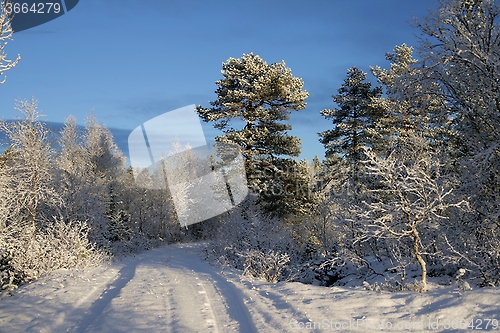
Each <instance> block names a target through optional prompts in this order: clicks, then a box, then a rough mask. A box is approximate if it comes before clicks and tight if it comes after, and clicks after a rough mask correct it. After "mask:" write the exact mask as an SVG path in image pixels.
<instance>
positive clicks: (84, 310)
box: [0, 244, 500, 332]
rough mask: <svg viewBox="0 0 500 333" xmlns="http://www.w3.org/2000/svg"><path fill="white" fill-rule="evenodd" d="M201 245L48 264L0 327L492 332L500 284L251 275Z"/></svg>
mask: <svg viewBox="0 0 500 333" xmlns="http://www.w3.org/2000/svg"><path fill="white" fill-rule="evenodd" d="M201 246H202V245H201V244H187V245H186V244H185V245H171V246H165V247H161V248H157V249H154V250H150V251H146V252H144V253H142V254H140V255H137V256H135V257H127V258H125V259H124V260H122V261H121V262H120V263H116V264H112V265H107V266H102V267H99V268H96V269H93V270H91V271H88V272H79V273H77V274H75V273H72V272H69V271H64V270H61V271H58V272H55V273H53V274H51V275H49V276H46V277H44V278H41V279H39V280H37V281H35V282H34V283H32V284H29V285H26V286H24V287H22V288H20V289H19V291H18V292H17V295H16V296H14V297H8V298H4V299H2V300H0V332H68V331H69V332H297V331H304V332H305V331H307V332H321V331H353V332H377V331H392V332H409V331H411V332H420V331H427V332H469V331H475V330H473V329H472V328H471V327H467V326H464V324H460V323H459V321H461V320H463V321H464V322H467V323H469V322H470V321H471V320H472V319H473V318H477V319H481V320H483V321H482V322H480V321H476V324H477V329H479V328H480V327H482V328H483V330H484V329H485V328H486V322H485V320H488V319H489V320H490V325H489V327H488V329H487V330H492V331H499V330H500V327H498V322H492V320H497V321H498V320H500V310H499V305H498V304H500V296H499V292H498V289H486V288H485V289H480V290H473V291H470V292H466V293H463V294H462V293H459V292H458V291H456V290H455V289H453V288H452V287H443V288H441V289H437V290H435V291H430V292H428V293H426V294H417V293H410V292H405V293H389V292H372V291H366V290H361V289H350V288H339V287H334V288H324V287H316V286H311V285H303V284H300V283H278V284H269V283H266V282H263V281H253V282H252V281H251V280H248V279H241V278H240V276H239V275H238V274H236V273H234V272H221V271H220V269H217V268H215V267H212V266H210V265H209V264H207V263H206V262H203V261H202V260H201V259H200V257H199V254H198V253H199V251H200V249H201ZM494 323H496V324H497V325H496V327H497V329H493V328H494ZM448 324H449V325H448ZM389 325H390V326H391V327H390V329H389ZM452 325H455V326H452ZM460 325H461V326H460ZM382 328H384V330H382Z"/></svg>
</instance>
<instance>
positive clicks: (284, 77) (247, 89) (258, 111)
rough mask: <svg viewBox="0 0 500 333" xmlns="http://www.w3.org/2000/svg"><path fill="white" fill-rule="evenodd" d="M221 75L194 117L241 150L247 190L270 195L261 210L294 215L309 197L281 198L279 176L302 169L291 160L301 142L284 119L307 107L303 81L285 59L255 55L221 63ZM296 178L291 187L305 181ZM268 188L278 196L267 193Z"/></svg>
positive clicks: (223, 139)
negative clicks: (206, 104) (211, 98)
mask: <svg viewBox="0 0 500 333" xmlns="http://www.w3.org/2000/svg"><path fill="white" fill-rule="evenodd" d="M222 75H223V78H222V79H221V80H218V81H216V85H217V86H218V88H217V90H216V94H217V100H216V101H213V102H210V104H211V105H212V107H211V108H203V107H201V106H198V107H197V109H196V110H197V112H198V114H199V115H200V117H201V118H202V119H203V121H205V122H213V123H214V127H215V128H217V129H220V130H221V131H223V132H224V135H220V136H218V137H217V138H216V140H217V141H219V142H226V143H232V144H236V145H238V146H239V147H240V148H241V151H242V154H243V156H244V158H245V168H246V174H247V179H248V183H249V184H248V185H249V188H250V190H251V191H253V192H255V193H262V192H263V191H268V192H267V194H268V196H267V199H265V200H264V197H263V196H261V197H260V199H261V202H262V204H263V205H264V207H266V205H267V204H269V205H267V208H268V210H270V209H271V210H273V211H274V212H275V213H277V214H278V215H288V214H293V213H295V212H298V211H299V210H300V209H302V207H303V205H304V204H305V203H306V202H308V201H310V200H311V198H310V197H308V196H304V195H301V194H300V192H304V191H300V190H299V191H295V192H290V193H289V195H285V188H283V187H282V186H283V185H284V183H283V181H282V179H280V177H283V176H285V177H286V175H290V174H293V175H295V176H297V175H299V170H301V167H300V165H299V163H298V162H296V161H295V160H294V159H291V158H290V157H291V156H298V155H299V153H300V139H299V138H297V137H295V136H291V135H289V134H288V132H287V131H288V130H290V129H291V128H292V127H291V125H290V124H288V123H286V121H288V120H289V119H290V117H289V115H290V113H291V112H292V111H298V110H302V109H304V108H305V106H306V103H305V99H306V98H307V97H308V96H309V94H308V93H307V92H306V91H305V90H303V85H304V83H303V81H302V79H300V78H297V77H294V76H293V75H292V71H291V69H290V68H287V67H286V65H285V62H284V61H281V62H279V63H273V64H267V63H266V62H265V61H264V60H263V59H262V58H261V57H259V56H258V55H254V54H253V53H250V54H244V55H243V56H242V57H241V58H239V59H235V58H229V59H228V60H227V61H226V62H225V63H223V64H222ZM299 178H300V179H301V181H300V182H299V183H297V184H294V188H296V187H297V186H300V184H302V183H307V181H305V182H303V180H305V179H307V177H306V175H305V174H303V175H299ZM288 181H292V182H293V180H290V179H289V180H286V181H285V182H288ZM278 187H279V188H278ZM270 188H274V193H277V192H280V193H279V195H274V194H273V193H271V192H269V189H270ZM305 191H306V192H307V189H306V190H305ZM282 200H283V201H282ZM285 203H287V204H285ZM290 203H291V204H290Z"/></svg>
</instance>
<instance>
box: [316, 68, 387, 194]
mask: <svg viewBox="0 0 500 333" xmlns="http://www.w3.org/2000/svg"><path fill="white" fill-rule="evenodd" d="M338 92H339V94H338V95H334V96H333V101H334V102H335V103H336V104H337V105H338V106H339V108H338V109H326V110H322V111H321V114H322V115H323V116H324V117H325V118H327V119H331V120H332V122H333V125H334V128H333V129H331V130H327V131H324V132H321V133H318V135H319V136H320V142H321V143H322V144H323V145H324V146H325V149H326V157H327V159H331V160H335V157H336V156H340V157H341V158H342V160H344V161H345V162H346V164H347V167H348V171H347V173H348V178H349V180H350V181H352V185H353V186H354V188H357V187H358V186H359V185H360V177H361V176H362V175H361V173H362V171H361V169H362V164H361V161H363V160H364V149H365V148H378V147H379V145H380V140H381V133H380V131H379V130H378V128H377V125H378V120H379V119H380V118H381V117H382V116H383V115H384V110H383V109H382V108H380V107H375V106H373V105H372V100H373V99H375V98H379V97H380V96H381V89H380V88H379V87H376V88H372V87H371V83H370V82H366V73H364V72H363V71H362V70H360V69H358V68H356V67H353V68H350V69H349V70H348V71H347V78H346V79H345V80H344V83H343V84H342V87H341V88H340V89H339V90H338ZM336 165H338V163H336ZM337 171H338V170H337Z"/></svg>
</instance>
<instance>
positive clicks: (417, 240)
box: [411, 226, 427, 291]
mask: <svg viewBox="0 0 500 333" xmlns="http://www.w3.org/2000/svg"><path fill="white" fill-rule="evenodd" d="M411 232H412V238H413V250H414V251H415V258H416V259H417V261H418V263H419V265H420V268H421V269H422V281H421V282H422V287H423V290H424V291H425V290H426V289H427V265H426V263H425V261H424V259H423V258H422V256H421V255H420V249H419V243H420V236H419V234H418V231H417V229H416V228H415V226H412V227H411Z"/></svg>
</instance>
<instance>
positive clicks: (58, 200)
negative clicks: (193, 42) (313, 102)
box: [0, 0, 500, 291]
mask: <svg viewBox="0 0 500 333" xmlns="http://www.w3.org/2000/svg"><path fill="white" fill-rule="evenodd" d="M499 15H500V8H499V6H498V4H497V2H496V1H493V0H446V1H442V2H441V3H440V5H439V8H438V9H437V11H436V12H433V13H430V14H429V16H428V17H427V18H425V19H424V20H422V21H419V22H416V23H415V26H416V27H417V28H418V29H419V30H420V32H421V33H422V35H421V40H420V43H419V44H420V45H419V48H418V50H419V53H418V56H417V55H415V54H414V53H415V52H414V49H413V48H412V47H410V46H407V45H405V44H403V45H400V46H396V47H395V48H394V50H393V51H392V52H390V53H388V54H387V56H386V57H387V60H388V61H389V62H390V66H389V68H388V69H382V68H380V67H378V66H377V67H372V68H371V74H372V75H373V77H374V78H375V80H376V82H377V85H376V86H373V85H372V84H371V83H370V81H368V80H367V75H368V74H367V73H365V72H363V71H362V70H360V69H359V68H356V67H353V68H350V69H349V70H348V71H347V76H346V78H345V80H344V83H343V84H342V86H341V87H340V88H339V89H338V91H337V94H335V95H334V96H333V102H334V103H335V106H336V107H335V108H333V109H328V110H322V111H320V110H318V112H321V114H322V115H323V116H324V117H326V118H327V119H330V120H331V121H332V129H331V130H327V131H324V132H321V133H318V136H319V140H320V142H321V143H322V144H323V145H324V147H325V151H326V154H325V159H324V160H323V161H321V160H319V159H318V158H315V159H314V160H313V161H311V162H307V161H305V160H302V161H299V160H297V159H296V157H297V156H299V155H300V144H301V143H300V139H299V138H297V137H295V136H292V135H290V134H289V133H288V131H289V130H290V129H291V125H290V124H289V123H288V121H289V119H290V114H291V113H292V112H295V111H299V110H302V109H304V108H305V106H306V99H307V97H308V93H307V92H306V91H305V90H304V89H303V81H302V80H301V79H300V78H297V77H294V76H293V75H292V72H291V69H289V68H287V67H286V65H285V63H284V62H280V63H274V64H267V63H266V62H265V61H264V60H263V59H262V58H260V57H259V56H258V55H254V54H252V53H250V54H244V55H243V56H242V57H241V58H238V59H236V58H229V59H228V60H227V61H226V62H225V63H223V66H222V76H223V77H222V79H220V80H218V81H216V85H217V90H216V94H217V99H216V100H215V101H213V102H211V103H210V106H209V107H203V106H198V107H197V108H196V111H197V113H198V114H199V116H200V117H201V119H202V120H203V121H206V122H210V123H213V124H214V127H215V128H217V129H219V130H221V132H222V134H221V135H220V136H218V137H217V138H216V141H218V142H221V143H230V144H234V145H237V146H239V147H240V150H241V153H242V155H243V157H244V159H245V171H246V176H247V181H248V187H249V190H250V194H249V196H248V197H247V199H246V200H245V201H244V202H243V203H242V204H241V205H239V206H238V207H235V208H234V209H233V210H231V211H230V212H227V213H225V214H222V215H220V216H217V217H215V218H212V219H210V220H208V221H204V222H202V223H197V224H194V225H192V226H190V227H189V229H186V228H181V227H180V226H179V223H178V222H177V216H176V211H175V209H174V205H173V203H172V196H171V195H170V193H169V192H168V190H161V191H160V190H148V189H145V188H143V187H140V186H137V185H136V183H135V181H134V176H133V172H132V171H133V170H132V169H130V168H128V169H126V168H125V164H124V163H125V160H124V158H123V155H122V153H121V152H120V151H119V149H118V148H117V146H116V145H115V143H114V142H113V139H112V136H111V134H110V132H109V130H107V129H106V128H105V127H104V126H102V125H100V124H99V123H98V122H97V121H96V120H95V118H94V117H93V116H90V117H89V119H88V120H87V125H86V127H85V129H84V130H83V131H82V132H79V130H78V128H77V126H76V121H75V120H74V119H73V118H71V117H70V118H68V120H67V121H66V124H65V127H64V128H63V130H62V131H61V133H59V135H58V136H57V142H52V141H51V140H52V138H53V137H52V136H50V135H49V132H48V130H47V128H46V127H45V125H44V123H43V122H41V121H40V120H39V119H38V114H37V112H36V102H35V101H34V100H32V101H27V102H22V103H21V104H20V105H19V107H18V108H19V110H20V111H21V112H22V114H23V118H22V119H21V120H19V121H17V122H11V123H6V122H4V123H2V124H1V125H0V127H1V130H2V131H4V132H5V133H6V134H7V136H8V138H9V140H10V146H9V148H8V149H7V150H6V151H5V152H4V153H3V154H2V155H1V161H0V182H1V186H0V210H1V220H0V274H1V277H0V278H1V280H0V281H1V282H0V283H1V285H2V288H4V289H8V290H11V289H13V288H14V287H15V285H17V284H19V283H23V282H25V281H29V280H31V279H34V278H36V277H38V276H40V274H43V273H45V272H48V271H50V270H53V269H57V268H61V267H68V268H69V267H75V266H77V265H81V264H91V263H97V262H100V261H101V260H103V258H106V257H109V255H113V254H116V253H124V252H131V251H139V250H141V249H145V248H149V247H152V246H156V245H159V244H165V243H170V242H179V241H186V240H190V241H191V240H199V239H209V240H211V241H212V242H211V243H210V245H209V246H208V247H207V249H206V251H207V256H208V257H210V258H211V259H212V260H216V261H218V262H219V263H220V264H223V265H231V266H233V267H236V268H240V269H242V270H244V272H245V273H247V274H250V275H253V276H258V277H263V278H266V279H268V280H269V281H279V280H283V279H288V280H298V281H303V282H308V283H318V284H322V285H331V284H335V283H336V284H343V283H346V280H345V278H346V277H348V276H350V278H352V277H353V276H355V277H356V279H357V280H359V281H363V280H365V279H368V278H370V277H373V276H380V275H388V274H392V275H393V276H397V277H398V279H397V280H391V281H390V282H388V284H387V285H386V286H385V287H386V288H389V289H391V290H401V289H405V288H406V289H413V290H420V291H422V290H425V289H426V283H427V277H428V276H440V277H445V276H449V277H450V279H451V280H453V279H455V278H459V279H468V280H469V281H473V282H475V283H477V284H478V285H483V286H489V285H492V286H496V285H498V284H499V283H500V237H499V236H500V235H499V227H500V208H499V207H500V194H499V193H500V147H499V143H500V141H499V139H500V137H499V129H500V94H499V90H498V89H499V85H498V82H499V80H500V75H499V70H498V64H500V29H499V26H498V17H499ZM55 147H57V148H55ZM143 176H145V177H149V176H151V177H154V176H155V175H148V174H147V173H143ZM152 179H153V178H152ZM380 267H385V268H384V269H383V270H382V271H381V270H380ZM410 272H411V274H410ZM415 276H417V280H413V279H414V278H415Z"/></svg>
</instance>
